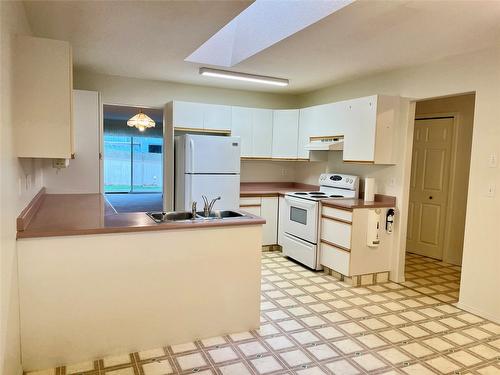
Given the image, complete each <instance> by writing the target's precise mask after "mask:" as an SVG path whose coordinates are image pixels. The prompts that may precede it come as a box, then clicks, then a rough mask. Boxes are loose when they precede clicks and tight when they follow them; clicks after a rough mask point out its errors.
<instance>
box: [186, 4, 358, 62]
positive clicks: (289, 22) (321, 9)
mask: <svg viewBox="0 0 500 375" xmlns="http://www.w3.org/2000/svg"><path fill="white" fill-rule="evenodd" d="M352 2H354V0H256V1H255V2H254V3H252V4H251V5H250V6H249V7H248V8H246V9H245V10H244V11H243V12H241V13H240V14H239V15H237V16H236V17H235V18H234V19H233V20H232V21H231V22H229V23H228V24H227V25H226V26H224V27H223V28H222V29H221V30H219V31H218V32H217V33H216V34H215V35H213V36H212V37H211V38H210V39H208V40H207V41H206V42H205V43H203V44H202V45H201V47H199V48H198V49H197V50H196V51H194V52H193V53H192V54H191V55H189V56H188V57H187V58H186V59H185V61H189V62H194V63H201V64H209V65H215V66H224V67H231V66H234V65H236V64H238V63H240V62H242V61H243V60H246V59H248V58H249V57H250V56H253V55H255V54H256V53H259V52H260V51H262V50H264V49H266V48H268V47H270V46H272V45H273V44H275V43H277V42H279V41H280V40H283V39H285V38H287V37H289V36H290V35H293V34H295V33H296V32H298V31H300V30H302V29H304V28H306V27H307V26H309V25H312V24H313V23H315V22H318V21H319V20H321V19H323V18H325V17H326V16H328V15H330V14H332V13H334V12H336V11H338V10H339V9H342V8H343V7H345V6H347V5H349V4H351V3H352Z"/></svg>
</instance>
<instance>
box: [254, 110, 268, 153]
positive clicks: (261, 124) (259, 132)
mask: <svg viewBox="0 0 500 375" xmlns="http://www.w3.org/2000/svg"><path fill="white" fill-rule="evenodd" d="M272 147H273V111H272V109H261V108H254V109H252V156H254V157H260V158H270V157H271V156H272Z"/></svg>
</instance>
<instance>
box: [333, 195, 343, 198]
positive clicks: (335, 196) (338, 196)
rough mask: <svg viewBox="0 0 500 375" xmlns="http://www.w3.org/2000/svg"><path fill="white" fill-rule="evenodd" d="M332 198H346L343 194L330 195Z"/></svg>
mask: <svg viewBox="0 0 500 375" xmlns="http://www.w3.org/2000/svg"><path fill="white" fill-rule="evenodd" d="M330 198H344V196H343V195H330Z"/></svg>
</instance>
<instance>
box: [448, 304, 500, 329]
mask: <svg viewBox="0 0 500 375" xmlns="http://www.w3.org/2000/svg"><path fill="white" fill-rule="evenodd" d="M454 305H455V306H456V307H458V308H459V309H461V310H465V311H467V312H470V313H471V314H474V315H478V316H480V317H481V318H484V319H488V320H491V321H492V322H494V323H497V324H500V317H498V316H493V315H491V314H489V313H487V312H484V311H482V310H480V309H476V308H475V307H471V306H469V305H466V304H465V303H462V302H460V301H458V302H457V303H455V304H454Z"/></svg>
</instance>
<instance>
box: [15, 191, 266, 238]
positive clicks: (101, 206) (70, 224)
mask: <svg viewBox="0 0 500 375" xmlns="http://www.w3.org/2000/svg"><path fill="white" fill-rule="evenodd" d="M42 199H43V200H42V203H41V205H40V208H39V209H38V211H37V212H36V214H35V216H34V217H33V219H32V220H31V221H30V223H29V224H28V226H27V228H26V229H25V230H22V231H21V230H20V231H18V232H17V238H33V237H51V236H71V235H82V234H100V233H125V232H144V231H156V230H168V229H193V228H197V229H202V228H209V227H224V226H234V225H256V224H265V222H266V221H265V220H264V219H262V218H261V217H258V216H255V215H251V214H249V213H246V214H247V215H248V216H247V217H245V218H236V219H229V218H228V219H214V220H205V221H193V222H191V221H189V222H165V223H160V224H157V223H155V222H154V221H153V220H152V219H151V218H150V217H149V216H147V215H146V214H145V213H144V212H134V213H117V212H116V211H115V210H114V208H113V207H112V206H111V205H110V204H109V202H108V201H107V200H106V198H105V197H104V196H103V195H102V194H45V195H44V196H43V198H42Z"/></svg>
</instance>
